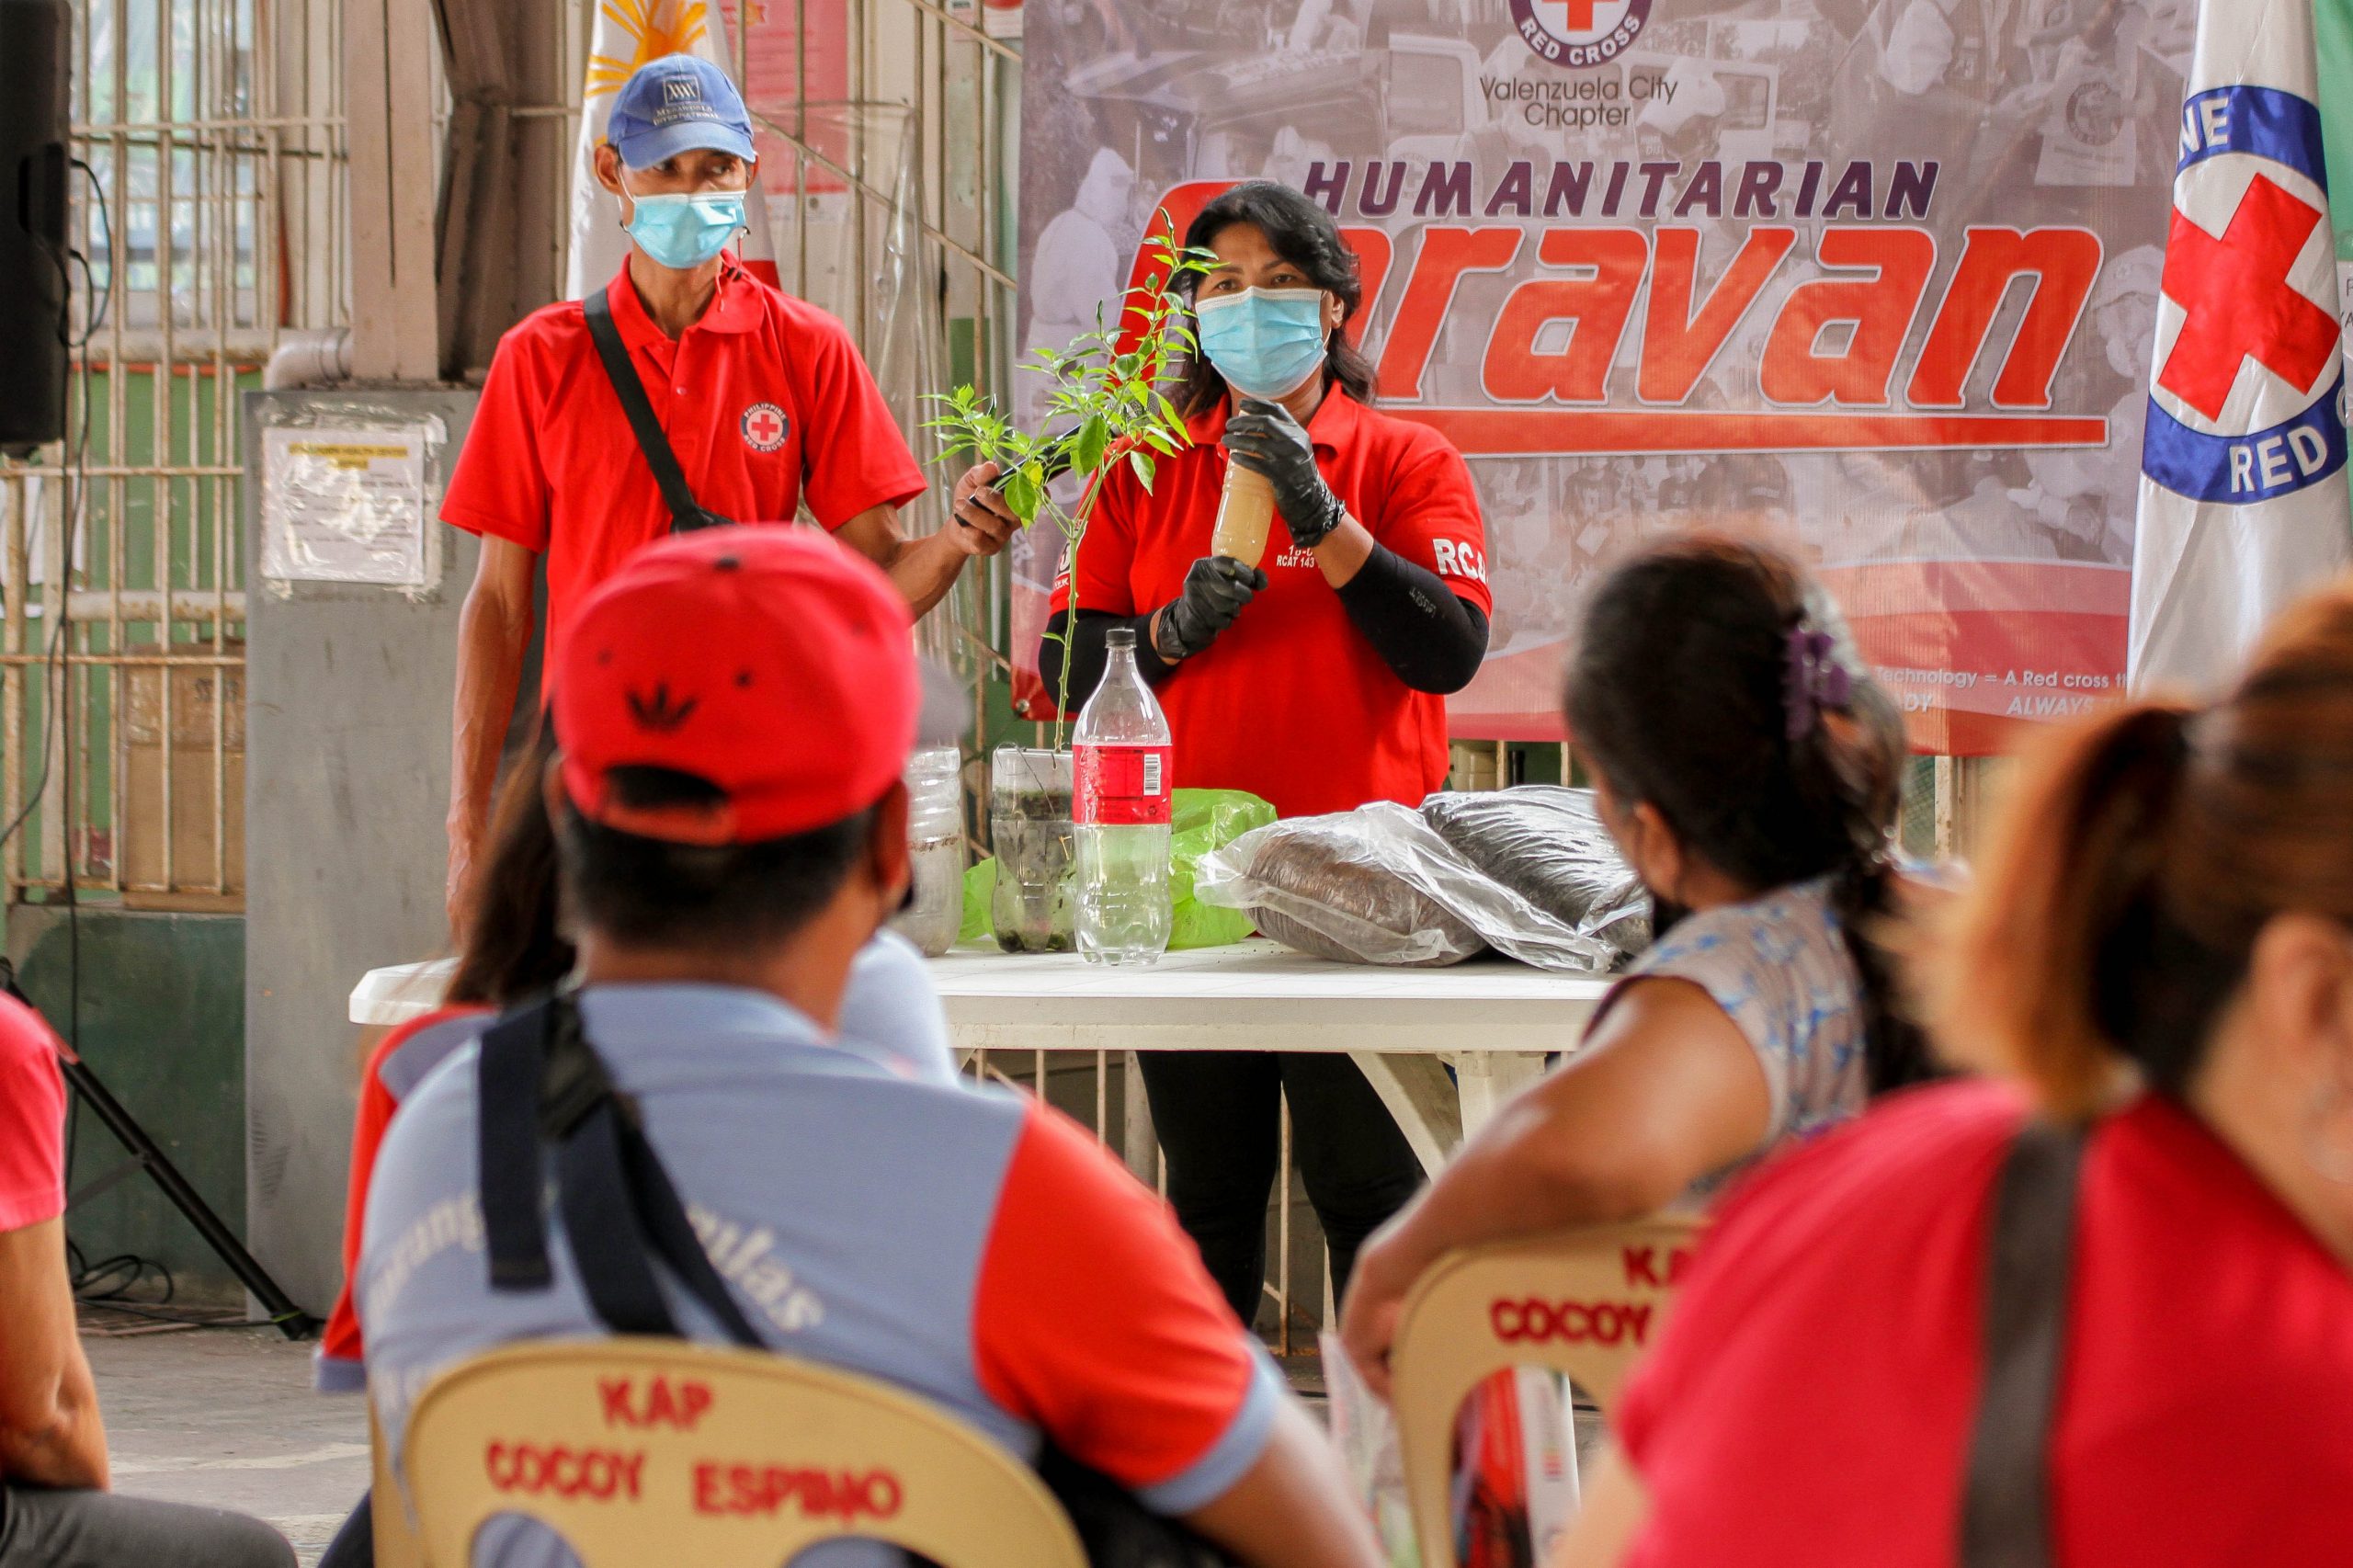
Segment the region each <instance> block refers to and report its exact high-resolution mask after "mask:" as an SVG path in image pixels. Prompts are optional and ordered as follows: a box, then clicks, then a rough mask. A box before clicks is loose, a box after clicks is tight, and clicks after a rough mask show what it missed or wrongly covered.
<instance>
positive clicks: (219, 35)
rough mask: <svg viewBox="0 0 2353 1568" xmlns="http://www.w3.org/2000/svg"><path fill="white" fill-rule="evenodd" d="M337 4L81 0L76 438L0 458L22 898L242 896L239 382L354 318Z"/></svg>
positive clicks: (12, 787)
mask: <svg viewBox="0 0 2353 1568" xmlns="http://www.w3.org/2000/svg"><path fill="white" fill-rule="evenodd" d="M337 15H338V7H337V6H335V4H333V3H332V0H82V3H80V4H77V5H76V6H75V7H74V18H73V26H74V39H73V70H74V87H73V106H74V107H73V113H74V127H73V145H74V156H75V158H76V160H77V162H78V167H77V170H76V176H75V183H74V202H73V206H72V213H71V220H70V222H71V229H70V233H71V244H72V245H73V248H74V251H75V252H76V253H77V256H78V257H79V258H80V259H78V260H77V261H76V263H75V267H74V284H75V290H74V301H75V303H74V322H73V331H74V335H75V337H76V339H77V340H78V343H79V347H78V348H77V349H76V351H75V353H74V356H73V361H72V372H71V373H72V377H73V381H72V385H71V387H70V388H69V396H68V400H67V401H68V419H69V426H68V429H69V435H68V438H67V440H66V441H65V443H64V444H63V446H61V447H57V448H52V449H50V450H49V451H47V452H45V453H43V454H42V456H41V457H40V460H37V461H35V462H33V463H31V464H28V465H17V466H11V467H8V468H6V469H5V470H0V578H5V597H0V609H4V610H5V622H4V623H0V813H4V814H0V820H5V821H8V822H14V821H16V820H17V818H18V816H19V815H20V814H22V816H23V818H24V820H23V822H22V824H21V826H20V827H19V828H18V830H17V832H15V833H13V834H11V835H9V837H8V840H7V843H6V848H5V851H0V871H4V872H5V876H6V892H7V896H8V897H9V899H10V900H12V901H14V900H17V899H21V898H24V897H26V896H28V895H31V896H35V897H40V896H48V895H50V894H51V893H53V892H56V891H58V890H61V889H63V886H64V885H65V883H66V881H67V879H68V878H69V876H70V877H71V879H72V880H73V882H74V885H75V886H76V887H77V888H80V889H84V890H89V891H93V892H108V893H115V894H119V895H120V896H121V897H122V898H123V900H124V901H125V902H126V903H133V904H138V903H147V904H151V905H165V906H172V907H190V906H194V907H216V908H218V907H235V906H236V905H237V904H238V903H240V902H241V899H242V889H243V885H244V876H243V858H244V844H243V838H244V834H243V826H244V800H243V793H244V701H243V678H242V677H243V669H244V645H243V640H242V639H243V631H244V574H243V569H242V555H243V544H242V540H241V539H240V537H239V534H240V530H239V528H238V525H237V514H238V506H237V495H238V492H237V486H238V482H239V479H240V477H241V470H240V468H239V465H238V456H237V454H238V428H237V422H238V403H239V399H238V393H239V392H241V391H243V390H244V389H245V388H247V387H251V386H256V385H258V384H259V378H260V372H261V369H262V367H263V366H264V365H265V364H266V363H267V359H268V357H269V354H270V352H271V351H272V350H273V349H274V348H275V347H277V345H278V341H279V339H280V338H281V336H282V335H285V334H286V333H287V332H289V331H292V330H297V329H303V328H325V327H332V326H335V325H339V324H342V323H343V322H344V321H345V320H346V319H347V301H346V297H345V288H344V283H343V277H344V269H343V265H342V260H343V256H342V251H343V233H344V222H343V212H342V204H343V199H344V185H343V181H342V178H341V168H342V150H341V123H340V119H339V118H338V117H339V113H340V95H339V93H338V92H337V90H336V82H335V77H336V70H335V61H336V59H337V57H338V55H337V47H338V46H337V40H336V32H335V24H336V18H337Z"/></svg>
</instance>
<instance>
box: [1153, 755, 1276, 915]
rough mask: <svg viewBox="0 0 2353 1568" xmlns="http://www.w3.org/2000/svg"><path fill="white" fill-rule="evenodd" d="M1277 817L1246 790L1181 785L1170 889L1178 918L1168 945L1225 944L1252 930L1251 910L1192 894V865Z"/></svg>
mask: <svg viewBox="0 0 2353 1568" xmlns="http://www.w3.org/2000/svg"><path fill="white" fill-rule="evenodd" d="M1274 820H1275V808H1274V807H1273V806H1271V805H1269V804H1268V803H1267V802H1266V801H1262V800H1260V799H1259V798H1258V797H1257V796H1256V795H1253V794H1251V793H1249V792H1248V791H1246V790H1177V791H1176V817H1175V819H1174V821H1173V823H1172V824H1171V825H1172V826H1173V828H1174V830H1175V831H1174V834H1173V835H1172V837H1171V839H1170V843H1169V849H1170V852H1171V854H1172V855H1173V857H1174V869H1173V870H1172V871H1171V873H1170V876H1169V879H1168V884H1169V885H1168V891H1169V894H1170V896H1171V897H1172V898H1174V899H1175V900H1176V925H1175V926H1173V927H1171V928H1170V931H1169V935H1168V949H1169V950H1170V951H1171V952H1176V951H1179V950H1181V949H1186V948H1222V947H1224V946H1225V945H1226V944H1227V943H1228V942H1238V941H1240V940H1242V939H1243V938H1244V937H1247V936H1248V935H1250V929H1251V927H1250V916H1249V915H1245V914H1244V913H1243V912H1242V911H1241V910H1238V909H1217V908H1213V907H1212V906H1211V905H1209V904H1206V903H1201V902H1200V901H1199V900H1198V899H1196V898H1195V897H1194V896H1193V867H1194V865H1195V864H1196V863H1197V862H1198V861H1199V859H1200V858H1201V857H1202V856H1204V855H1206V854H1208V853H1209V852H1210V851H1211V850H1212V849H1222V848H1224V847H1225V846H1227V845H1229V844H1231V843H1233V841H1234V840H1235V839H1237V838H1239V837H1241V836H1242V835H1244V834H1245V833H1248V832H1249V831H1250V830H1251V829H1252V828H1256V827H1264V826H1266V825H1267V824H1268V823H1270V822H1272V821H1274Z"/></svg>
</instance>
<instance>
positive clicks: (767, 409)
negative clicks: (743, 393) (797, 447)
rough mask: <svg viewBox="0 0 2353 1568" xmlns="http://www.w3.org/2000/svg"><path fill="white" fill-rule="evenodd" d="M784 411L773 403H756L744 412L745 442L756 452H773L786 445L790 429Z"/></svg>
mask: <svg viewBox="0 0 2353 1568" xmlns="http://www.w3.org/2000/svg"><path fill="white" fill-rule="evenodd" d="M790 428H791V426H790V423H789V422H788V421H787V420H786V419H785V417H784V410H782V409H781V408H779V407H778V406H777V405H776V404H774V403H754V404H752V406H751V407H749V408H747V409H745V411H744V440H745V445H747V446H749V447H750V448H751V449H753V450H754V451H756V452H772V451H775V450H776V449H778V448H779V447H781V446H783V445H784V433H785V432H786V431H787V430H789V429H790Z"/></svg>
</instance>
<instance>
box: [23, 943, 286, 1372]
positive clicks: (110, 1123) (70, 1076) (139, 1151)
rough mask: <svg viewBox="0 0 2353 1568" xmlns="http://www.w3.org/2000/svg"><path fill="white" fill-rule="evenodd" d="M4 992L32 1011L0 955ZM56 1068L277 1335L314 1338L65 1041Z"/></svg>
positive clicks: (257, 1265) (269, 1280)
mask: <svg viewBox="0 0 2353 1568" xmlns="http://www.w3.org/2000/svg"><path fill="white" fill-rule="evenodd" d="M0 992H5V993H6V994H8V995H10V996H13V997H15V998H16V999H17V1001H19V1002H22V1003H23V1004H24V1005H25V1006H28V1007H32V1006H33V1004H32V999H31V998H30V997H28V996H27V995H26V994H24V992H23V991H22V990H20V989H19V988H18V987H17V966H16V964H15V963H14V962H12V961H11V960H8V959H7V958H6V957H5V956H0ZM33 1010H34V1011H35V1012H39V1011H40V1009H39V1008H38V1007H34V1008H33ZM57 1064H58V1067H59V1068H60V1070H62V1071H63V1073H64V1074H65V1081H66V1082H67V1083H69V1084H71V1085H74V1093H76V1094H78V1095H80V1096H82V1101H83V1103H84V1104H85V1105H87V1106H88V1107H89V1108H91V1109H92V1110H94V1111H96V1112H97V1115H98V1119H99V1120H100V1121H103V1122H105V1123H106V1124H107V1131H109V1132H112V1133H113V1134H114V1135H115V1137H116V1138H117V1139H118V1140H119V1141H120V1142H121V1144H122V1146H123V1148H124V1149H125V1150H126V1151H128V1152H129V1153H130V1154H131V1165H143V1166H145V1167H146V1171H147V1174H148V1175H149V1176H153V1178H154V1180H155V1185H156V1186H157V1187H162V1188H163V1189H164V1196H165V1197H166V1198H168V1199H171V1200H172V1203H173V1206H174V1207H176V1208H177V1209H178V1210H179V1211H180V1212H181V1213H182V1214H185V1215H186V1216H188V1223H189V1224H191V1225H193V1226H195V1227H196V1232H197V1234H199V1235H200V1236H202V1237H203V1238H204V1240H205V1243H206V1244H207V1245H209V1246H210V1247H211V1248H212V1250H213V1252H214V1253H215V1254H216V1255H218V1256H219V1257H220V1259H221V1261H222V1262H223V1263H225V1264H227V1265H228V1266H229V1271H230V1272H231V1273H232V1274H234V1275H235V1276H236V1277H237V1278H238V1280H239V1281H240V1282H242V1283H243V1284H244V1288H245V1289H246V1290H250V1291H251V1292H253V1295H254V1299H255V1300H256V1301H259V1302H261V1304H262V1306H263V1307H264V1308H265V1309H266V1310H267V1312H268V1313H269V1322H270V1323H272V1324H275V1325H276V1326H277V1328H278V1332H280V1333H281V1334H283V1335H286V1337H287V1338H289V1339H307V1338H309V1337H310V1336H311V1335H313V1333H315V1332H316V1331H317V1329H318V1326H319V1320H318V1319H316V1318H314V1317H313V1316H311V1314H310V1313H308V1312H304V1311H303V1310H302V1309H301V1308H300V1307H298V1306H296V1305H295V1304H294V1302H293V1301H292V1299H291V1298H290V1297H289V1296H288V1295H287V1294H286V1292H285V1291H284V1290H280V1289H278V1281H277V1280H275V1279H273V1278H270V1277H269V1271H268V1270H267V1269H266V1268H264V1267H262V1266H261V1264H260V1262H259V1261H258V1260H257V1259H256V1258H255V1256H254V1255H253V1254H252V1253H249V1252H247V1251H246V1250H245V1244H244V1243H243V1242H241V1241H239V1240H238V1239H237V1236H236V1233H235V1232H233V1231H232V1230H230V1229H229V1227H228V1225H227V1224H225V1223H224V1222H223V1221H222V1218H221V1216H220V1215H218V1214H216V1213H214V1212H213V1211H212V1206H211V1205H210V1204H209V1203H207V1202H205V1201H204V1198H203V1196H202V1195H201V1194H200V1193H199V1192H198V1191H197V1190H196V1188H195V1187H191V1186H189V1185H188V1177H186V1176H182V1175H181V1174H180V1170H179V1167H178V1166H177V1165H174V1164H172V1159H171V1156H170V1155H168V1154H166V1153H164V1151H163V1149H162V1148H161V1147H160V1146H158V1145H157V1143H156V1142H155V1140H154V1139H153V1138H151V1137H149V1136H148V1135H147V1130H146V1129H145V1128H143V1127H142V1126H140V1125H139V1119H138V1118H136V1117H134V1116H132V1115H131V1112H130V1111H129V1110H128V1109H127V1108H124V1106H123V1103H122V1102H121V1101H120V1100H119V1099H117V1098H115V1097H114V1095H113V1093H112V1091H110V1090H108V1087H107V1086H106V1085H104V1084H103V1083H101V1082H99V1081H98V1075H97V1074H96V1073H95V1072H93V1071H91V1068H90V1064H89V1063H88V1062H85V1061H83V1060H82V1059H81V1057H80V1056H78V1055H76V1054H75V1053H74V1050H73V1049H72V1048H71V1047H70V1046H66V1045H64V1044H63V1042H62V1041H61V1042H60V1045H59V1050H58V1053H57ZM124 1168H125V1169H128V1168H129V1166H128V1165H126V1166H125V1167H124ZM97 1185H98V1186H99V1187H108V1186H111V1185H113V1184H112V1180H111V1179H110V1178H102V1179H101V1181H100V1182H99V1183H98V1184H97ZM85 1196H86V1194H85Z"/></svg>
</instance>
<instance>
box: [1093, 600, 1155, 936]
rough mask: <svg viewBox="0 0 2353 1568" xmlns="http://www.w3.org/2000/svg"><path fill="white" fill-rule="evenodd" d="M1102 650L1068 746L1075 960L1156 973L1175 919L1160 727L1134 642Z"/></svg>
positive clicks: (1122, 630) (1126, 635) (1113, 638)
mask: <svg viewBox="0 0 2353 1568" xmlns="http://www.w3.org/2000/svg"><path fill="white" fill-rule="evenodd" d="M1105 641H1106V644H1107V646H1108V648H1109V649H1110V653H1111V662H1110V666H1109V667H1108V669H1106V670H1105V671H1104V672H1103V684H1102V685H1100V686H1098V687H1096V688H1095V695H1094V696H1092V697H1090V698H1088V699H1086V706H1085V707H1084V708H1081V709H1080V710H1078V729H1077V731H1076V733H1074V735H1073V736H1072V743H1071V752H1072V772H1073V774H1074V779H1073V786H1074V787H1073V790H1072V801H1071V819H1072V823H1073V825H1074V828H1075V830H1076V837H1077V844H1076V846H1075V847H1076V849H1077V883H1078V889H1077V891H1078V899H1077V903H1078V911H1077V927H1078V932H1077V934H1078V950H1079V953H1080V954H1081V956H1083V957H1084V958H1086V960H1087V961H1088V962H1090V963H1114V964H1117V963H1157V962H1158V961H1159V960H1160V955H1161V954H1162V953H1164V952H1165V951H1167V950H1168V936H1169V929H1170V927H1171V926H1172V925H1173V924H1174V919H1175V911H1174V907H1173V905H1172V903H1171V902H1170V889H1169V825H1170V821H1171V818H1172V816H1173V814H1174V812H1173V802H1174V798H1175V794H1176V780H1175V779H1174V778H1172V777H1171V773H1172V768H1171V766H1170V765H1171V762H1172V760H1173V758H1172V755H1171V752H1172V748H1171V745H1170V740H1169V733H1168V719H1167V716H1166V715H1165V714H1164V713H1162V712H1161V710H1160V703H1159V701H1158V700H1157V699H1154V696H1153V695H1152V688H1151V687H1148V686H1146V685H1144V683H1143V676H1142V673H1141V672H1140V671H1139V670H1137V668H1136V635H1135V632H1134V631H1132V630H1131V629H1129V628H1127V627H1117V628H1114V629H1113V630H1112V631H1110V632H1108V634H1107V636H1106V639H1105Z"/></svg>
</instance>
